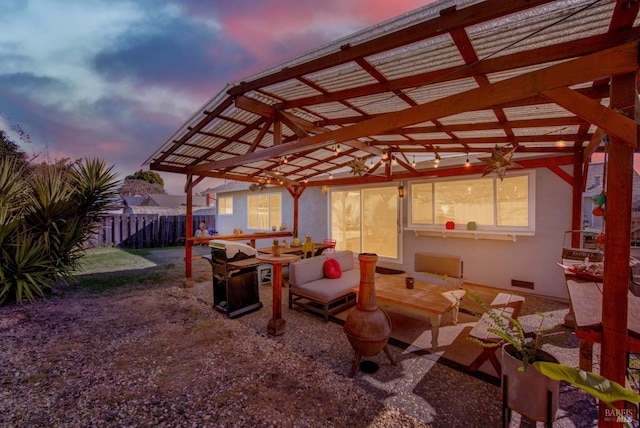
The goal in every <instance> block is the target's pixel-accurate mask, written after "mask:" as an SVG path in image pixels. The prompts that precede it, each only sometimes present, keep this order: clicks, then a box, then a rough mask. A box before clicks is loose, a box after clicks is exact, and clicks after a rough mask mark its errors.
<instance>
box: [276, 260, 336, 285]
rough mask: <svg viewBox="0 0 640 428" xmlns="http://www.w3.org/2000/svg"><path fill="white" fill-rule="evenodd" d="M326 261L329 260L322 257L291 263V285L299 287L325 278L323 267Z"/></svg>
mask: <svg viewBox="0 0 640 428" xmlns="http://www.w3.org/2000/svg"><path fill="white" fill-rule="evenodd" d="M325 260H327V256H325V255H320V256H315V257H310V258H308V259H302V260H300V261H297V262H295V263H291V264H290V265H289V283H290V284H291V285H293V286H296V287H297V286H300V285H302V284H306V283H308V282H311V281H316V280H318V279H322V278H324V270H323V269H322V266H323V264H324V261H325ZM340 267H342V265H340Z"/></svg>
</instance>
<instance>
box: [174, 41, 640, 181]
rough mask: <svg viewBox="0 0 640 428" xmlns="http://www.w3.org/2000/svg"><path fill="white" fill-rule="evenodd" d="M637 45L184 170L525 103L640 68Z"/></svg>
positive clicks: (265, 156)
mask: <svg viewBox="0 0 640 428" xmlns="http://www.w3.org/2000/svg"><path fill="white" fill-rule="evenodd" d="M638 44H639V42H638V41H634V42H631V43H627V44H624V45H621V46H617V47H615V48H611V49H607V50H605V51H602V52H597V53H594V54H591V55H587V56H584V57H581V58H577V59H574V60H572V61H567V62H564V63H560V64H556V65H552V66H549V67H547V68H544V69H539V70H535V71H532V72H529V73H525V74H523V75H520V76H516V77H512V78H510V79H506V80H502V81H499V82H496V83H493V84H491V85H488V86H483V87H480V88H475V89H471V90H469V91H466V92H462V93H459V94H455V95H451V96H448V97H444V98H442V99H439V100H435V101H431V102H428V103H425V104H421V105H419V106H416V107H410V108H408V109H405V110H399V111H395V112H391V113H387V114H384V115H381V116H378V117H375V118H372V119H369V120H366V121H364V122H360V123H357V124H355V125H352V126H349V127H346V128H341V129H338V130H335V131H331V132H328V133H326V134H322V135H316V136H312V137H307V138H303V139H300V140H298V141H297V142H292V143H287V144H286V145H281V146H279V147H273V148H270V149H265V150H262V151H260V152H254V153H249V154H246V155H241V156H237V157H231V158H228V159H224V160H220V161H215V162H207V163H203V164H200V165H194V166H190V167H188V168H187V171H192V172H198V171H203V170H211V169H219V168H225V167H229V166H235V165H238V164H242V163H249V162H251V161H257V160H263V159H268V158H272V157H277V156H281V155H284V154H287V153H295V152H297V151H301V150H308V149H312V148H317V147H322V146H324V145H326V144H328V142H329V141H331V143H340V142H343V141H346V140H352V139H357V138H360V137H364V136H368V135H372V134H377V133H381V132H385V131H387V130H389V129H398V128H402V127H404V126H409V125H413V124H416V123H421V122H425V121H427V120H431V119H437V118H440V117H445V116H451V115H454V114H459V113H462V112H465V111H471V110H481V109H485V108H488V107H491V106H493V105H496V104H499V103H503V102H508V101H512V100H517V99H521V98H525V97H528V96H531V95H534V94H536V93H539V92H543V91H548V90H551V89H555V88H559V87H563V86H571V85H575V84H579V83H583V82H587V81H591V80H596V79H599V78H602V77H608V76H612V75H618V74H623V73H630V72H635V71H637V70H638V67H639V65H638Z"/></svg>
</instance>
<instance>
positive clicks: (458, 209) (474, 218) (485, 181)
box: [408, 171, 535, 232]
mask: <svg viewBox="0 0 640 428" xmlns="http://www.w3.org/2000/svg"><path fill="white" fill-rule="evenodd" d="M534 182H535V172H534V171H529V172H525V173H520V174H515V173H514V174H510V175H509V176H507V177H505V178H504V180H500V178H499V177H475V178H457V179H440V180H430V181H415V182H412V183H410V184H409V190H410V203H409V217H408V218H409V221H408V227H409V228H414V229H426V230H428V229H442V226H444V225H445V224H446V223H447V222H450V221H451V222H454V223H455V224H456V225H465V226H466V224H467V223H468V222H475V223H476V225H477V227H478V228H479V229H480V228H482V229H486V230H491V231H497V232H499V231H501V230H504V231H508V232H514V231H523V232H524V231H526V232H532V231H534V230H535V217H534V214H535V187H534Z"/></svg>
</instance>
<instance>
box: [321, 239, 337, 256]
mask: <svg viewBox="0 0 640 428" xmlns="http://www.w3.org/2000/svg"><path fill="white" fill-rule="evenodd" d="M324 243H325V244H329V245H331V246H330V247H328V248H327V253H335V252H336V240H335V239H325V240H324Z"/></svg>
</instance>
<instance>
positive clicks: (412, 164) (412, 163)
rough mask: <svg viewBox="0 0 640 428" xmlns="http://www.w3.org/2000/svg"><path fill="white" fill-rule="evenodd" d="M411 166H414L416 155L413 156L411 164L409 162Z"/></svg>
mask: <svg viewBox="0 0 640 428" xmlns="http://www.w3.org/2000/svg"><path fill="white" fill-rule="evenodd" d="M411 166H413V167H415V166H416V155H413V162H411Z"/></svg>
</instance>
